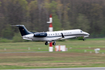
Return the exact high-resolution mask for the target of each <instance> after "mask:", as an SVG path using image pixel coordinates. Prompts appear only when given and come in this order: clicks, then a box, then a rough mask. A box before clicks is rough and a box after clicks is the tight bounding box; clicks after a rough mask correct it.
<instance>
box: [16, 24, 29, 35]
mask: <svg viewBox="0 0 105 70" xmlns="http://www.w3.org/2000/svg"><path fill="white" fill-rule="evenodd" d="M15 26H17V27H18V28H19V31H20V33H21V35H22V36H24V35H28V34H30V33H31V32H29V31H28V30H27V29H26V28H25V26H24V25H15Z"/></svg>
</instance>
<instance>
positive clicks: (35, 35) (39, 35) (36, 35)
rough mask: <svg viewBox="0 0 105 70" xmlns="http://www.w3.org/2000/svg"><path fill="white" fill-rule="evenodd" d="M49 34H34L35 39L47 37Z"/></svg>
mask: <svg viewBox="0 0 105 70" xmlns="http://www.w3.org/2000/svg"><path fill="white" fill-rule="evenodd" d="M46 36H47V33H45V32H40V33H34V37H46Z"/></svg>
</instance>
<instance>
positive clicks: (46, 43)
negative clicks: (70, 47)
mask: <svg viewBox="0 0 105 70" xmlns="http://www.w3.org/2000/svg"><path fill="white" fill-rule="evenodd" d="M48 43H49V42H48V41H46V42H45V45H48ZM52 45H56V41H54V42H53V43H52Z"/></svg>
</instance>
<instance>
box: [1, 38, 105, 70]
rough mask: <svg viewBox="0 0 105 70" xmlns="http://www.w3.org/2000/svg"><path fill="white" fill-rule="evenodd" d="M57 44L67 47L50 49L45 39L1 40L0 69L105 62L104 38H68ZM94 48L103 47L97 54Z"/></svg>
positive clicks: (104, 63)
mask: <svg viewBox="0 0 105 70" xmlns="http://www.w3.org/2000/svg"><path fill="white" fill-rule="evenodd" d="M57 44H59V45H64V44H65V45H66V47H67V48H68V51H67V52H55V51H54V52H52V53H50V52H48V46H45V45H44V42H23V43H0V69H26V68H28V69H31V68H69V67H70V68H72V67H104V66H105V38H101V39H87V40H86V41H81V40H70V41H69V40H66V41H63V42H57ZM28 48H30V49H28ZM95 48H100V49H101V50H100V52H99V53H98V54H95V52H94V49H95Z"/></svg>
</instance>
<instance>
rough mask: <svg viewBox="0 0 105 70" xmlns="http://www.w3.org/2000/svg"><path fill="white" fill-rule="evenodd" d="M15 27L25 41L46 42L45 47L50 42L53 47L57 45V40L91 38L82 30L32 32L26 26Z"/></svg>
mask: <svg viewBox="0 0 105 70" xmlns="http://www.w3.org/2000/svg"><path fill="white" fill-rule="evenodd" d="M14 26H16V27H18V28H19V31H20V33H21V35H22V38H23V39H25V40H32V41H45V45H48V43H50V42H53V45H55V44H56V40H63V39H70V38H75V37H83V40H85V38H86V37H89V33H87V32H84V31H82V30H81V29H73V30H62V31H52V32H49V31H48V32H30V31H28V30H27V29H26V27H25V26H24V25H14Z"/></svg>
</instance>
